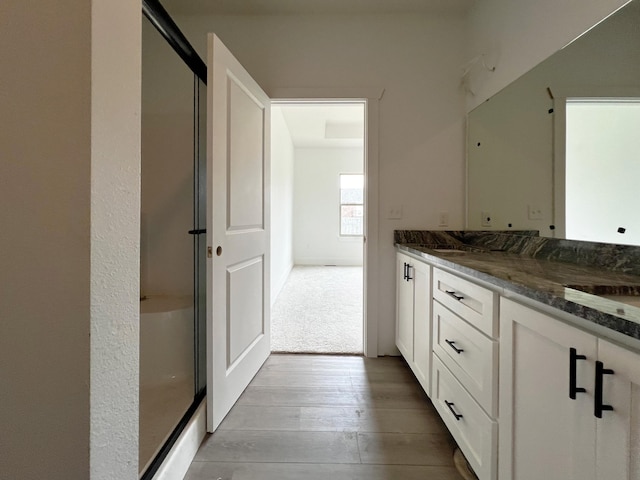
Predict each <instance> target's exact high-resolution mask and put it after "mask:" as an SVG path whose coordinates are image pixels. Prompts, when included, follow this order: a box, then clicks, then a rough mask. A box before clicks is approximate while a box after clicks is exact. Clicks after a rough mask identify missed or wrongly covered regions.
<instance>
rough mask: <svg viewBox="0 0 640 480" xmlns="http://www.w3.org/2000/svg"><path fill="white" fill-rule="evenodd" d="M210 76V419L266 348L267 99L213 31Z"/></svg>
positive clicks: (212, 425) (229, 402)
mask: <svg viewBox="0 0 640 480" xmlns="http://www.w3.org/2000/svg"><path fill="white" fill-rule="evenodd" d="M208 45H209V51H208V77H207V80H208V82H207V172H208V174H207V175H208V179H207V192H208V193H207V202H208V203H207V209H208V210H207V211H208V226H207V240H208V242H207V245H208V246H209V249H210V250H209V252H210V253H209V259H208V262H207V285H208V294H207V328H208V334H207V335H208V336H207V363H208V374H207V427H208V430H209V431H210V432H213V431H214V430H215V429H216V428H217V427H218V425H219V424H220V422H221V421H222V420H223V419H224V417H225V416H226V414H227V413H228V412H229V410H230V409H231V407H232V406H233V404H234V403H235V402H236V400H237V399H238V397H239V396H240V394H241V393H242V392H243V390H244V389H245V388H246V387H247V385H248V384H249V382H250V381H251V379H252V378H253V376H254V375H255V374H256V372H257V371H258V369H259V368H260V367H261V366H262V364H263V363H264V361H265V360H266V359H267V357H268V356H269V353H270V350H271V348H270V326H269V305H270V300H269V195H270V191H269V185H270V177H269V172H270V163H269V150H270V146H269V140H270V128H269V124H270V101H269V98H268V97H267V95H266V94H265V93H264V92H263V91H262V89H261V88H260V86H259V85H258V84H257V83H256V82H255V81H254V80H253V79H252V78H251V77H250V76H249V74H248V73H247V71H246V70H245V69H244V68H243V67H242V65H240V63H239V62H238V61H237V60H236V59H235V58H234V57H233V55H232V54H231V53H230V52H229V50H227V48H226V47H225V46H224V44H223V43H222V42H221V41H220V39H219V38H218V37H217V36H215V35H214V34H209V37H208Z"/></svg>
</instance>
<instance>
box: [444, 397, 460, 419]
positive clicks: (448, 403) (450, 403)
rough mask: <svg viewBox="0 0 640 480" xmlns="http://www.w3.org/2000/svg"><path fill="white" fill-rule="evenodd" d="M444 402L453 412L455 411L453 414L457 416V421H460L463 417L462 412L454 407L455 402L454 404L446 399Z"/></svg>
mask: <svg viewBox="0 0 640 480" xmlns="http://www.w3.org/2000/svg"><path fill="white" fill-rule="evenodd" d="M444 404H445V405H446V406H447V407H449V410H451V413H453V416H454V417H456V421H458V422H459V421H460V419H461V418H462V414H460V413H458V412H456V411H455V410H454V409H453V405H454V404H453V402H448V401H446V400H445V401H444Z"/></svg>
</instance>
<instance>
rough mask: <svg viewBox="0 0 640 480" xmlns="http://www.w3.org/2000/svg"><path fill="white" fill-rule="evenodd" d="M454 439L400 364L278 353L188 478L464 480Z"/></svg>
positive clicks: (205, 448)
mask: <svg viewBox="0 0 640 480" xmlns="http://www.w3.org/2000/svg"><path fill="white" fill-rule="evenodd" d="M454 446H455V444H454V442H453V440H452V439H451V437H450V435H449V432H448V431H447V429H446V427H445V426H444V424H443V423H442V421H441V420H440V417H439V416H438V413H437V412H436V410H435V409H434V408H433V406H432V405H431V402H430V400H429V399H428V398H427V396H426V395H425V394H424V392H423V391H422V389H421V388H420V386H419V384H418V382H417V381H416V380H415V378H414V377H413V374H412V373H411V371H410V370H409V367H408V366H407V365H406V363H404V361H403V360H402V359H401V358H399V357H382V358H375V359H368V358H363V357H348V356H321V355H272V356H271V357H269V359H268V360H267V361H266V363H265V364H264V366H263V367H262V369H261V370H260V372H258V374H257V375H256V377H255V378H254V379H253V381H252V382H251V384H250V385H249V386H248V387H247V389H246V390H245V392H244V393H243V394H242V396H241V397H240V399H239V400H238V403H237V404H236V405H235V406H234V408H233V409H232V410H231V412H230V413H229V415H228V416H227V418H226V419H225V420H224V422H223V423H222V424H221V425H220V428H219V429H218V431H217V432H216V433H214V434H212V435H209V436H208V437H207V438H206V439H205V441H204V442H203V444H202V446H201V447H200V450H199V451H198V454H197V455H196V457H195V459H194V461H193V463H192V465H191V467H190V469H189V472H188V473H187V476H186V477H185V478H186V480H231V479H233V480H294V479H295V480H326V479H331V480H347V479H349V480H365V479H367V480H398V479H402V480H414V479H415V480H418V479H420V480H460V479H461V477H460V476H459V475H458V473H457V471H456V470H455V468H454V467H453V459H452V455H453V449H454Z"/></svg>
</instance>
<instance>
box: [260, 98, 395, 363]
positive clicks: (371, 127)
mask: <svg viewBox="0 0 640 480" xmlns="http://www.w3.org/2000/svg"><path fill="white" fill-rule="evenodd" d="M383 94H384V89H383V88H357V87H356V88H340V87H338V88H274V89H271V90H267V95H269V97H270V98H271V101H272V102H273V103H276V104H278V103H280V104H284V103H320V102H327V103H330V102H332V101H334V102H362V103H364V108H365V129H364V130H365V133H364V135H365V148H364V178H365V198H364V201H365V206H364V213H365V222H364V242H363V276H364V278H363V285H364V289H363V295H364V297H363V300H364V308H363V326H364V331H363V340H364V341H363V346H364V355H365V356H366V357H377V356H378V323H379V321H380V318H379V311H380V310H379V308H378V292H379V288H380V286H379V284H378V278H379V277H380V275H379V272H380V266H379V256H378V248H379V243H378V228H379V226H378V210H379V207H378V203H379V202H378V185H379V176H378V175H379V172H378V129H379V120H378V118H379V116H378V113H379V103H380V100H381V99H382V95H383Z"/></svg>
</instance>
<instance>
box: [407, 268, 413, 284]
mask: <svg viewBox="0 0 640 480" xmlns="http://www.w3.org/2000/svg"><path fill="white" fill-rule="evenodd" d="M412 268H413V267H412V266H411V265H410V264H408V263H407V282H408V281H409V280H413V277H412V276H411V269H412Z"/></svg>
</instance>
